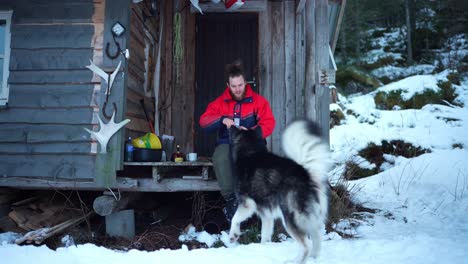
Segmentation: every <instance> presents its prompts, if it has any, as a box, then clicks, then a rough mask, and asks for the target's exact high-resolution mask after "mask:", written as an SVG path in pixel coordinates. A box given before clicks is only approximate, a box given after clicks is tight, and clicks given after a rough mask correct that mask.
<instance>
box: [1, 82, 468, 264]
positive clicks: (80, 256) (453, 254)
mask: <svg viewBox="0 0 468 264" xmlns="http://www.w3.org/2000/svg"><path fill="white" fill-rule="evenodd" d="M444 74H445V75H446V73H442V74H438V75H421V76H413V77H409V78H406V79H403V80H401V81H399V82H396V83H393V84H389V85H387V86H383V87H381V88H380V89H379V90H385V91H389V90H393V89H401V90H404V91H405V93H404V94H405V95H406V96H409V95H411V94H414V93H416V92H420V91H421V89H423V88H429V89H436V86H434V85H435V83H436V82H437V80H438V79H440V78H444V77H445V76H444ZM456 89H457V92H458V94H459V100H461V101H463V102H464V105H465V106H464V107H450V106H444V105H426V106H425V107H423V108H422V109H418V110H393V111H382V110H378V109H376V108H375V104H374V101H373V97H372V96H373V94H375V92H374V93H370V94H366V95H355V96H351V97H349V98H344V97H342V96H340V99H341V102H340V104H341V106H340V107H341V108H343V109H344V110H345V112H346V109H349V110H352V112H354V115H353V114H347V115H346V120H345V121H344V122H343V124H342V125H338V126H335V127H334V128H333V129H332V130H331V131H330V137H331V149H332V150H333V159H334V161H335V162H336V163H337V164H338V166H337V168H336V169H335V170H334V173H335V174H338V173H339V170H340V168H341V169H342V166H340V165H339V164H343V163H344V162H346V161H347V160H349V159H352V158H356V155H357V152H358V151H359V150H360V149H362V148H364V147H365V146H366V145H367V144H368V143H370V142H374V143H375V144H378V145H380V144H381V141H382V140H383V139H386V140H391V139H401V140H404V141H406V142H410V143H412V144H414V145H416V146H420V147H423V148H428V149H430V150H431V153H426V154H423V155H421V156H419V157H416V158H411V159H409V158H404V157H399V156H390V155H387V156H386V159H387V160H388V161H389V162H388V164H386V166H384V167H383V168H384V171H382V172H380V173H379V174H377V175H374V176H371V177H368V178H364V179H361V180H356V181H351V182H350V188H351V189H352V190H353V192H354V199H355V200H356V201H359V202H361V203H362V204H363V205H364V206H366V207H370V208H375V209H377V210H378V211H377V213H375V214H370V213H367V214H364V217H363V218H362V219H350V220H343V221H341V222H340V223H339V224H338V225H337V229H338V230H341V231H343V232H346V233H349V234H353V235H355V238H353V239H343V238H341V237H340V236H339V235H338V234H336V233H331V234H327V235H325V237H324V241H323V247H322V251H321V256H320V257H319V258H318V259H317V260H316V261H315V260H312V259H310V260H309V263H408V264H428V263H437V264H440V263H467V259H468V250H466V245H468V219H467V215H468V150H467V148H468V136H467V135H468V133H467V131H468V106H467V105H468V80H464V81H462V85H460V86H456ZM337 107H339V106H338V105H334V106H332V108H337ZM454 146H461V147H462V148H458V147H457V148H454ZM368 165H370V164H368ZM15 236H16V234H13V233H4V234H0V241H2V242H0V257H1V263H3V264H9V263H12V264H13V263H15V264H23V263H24V264H30V263H34V264H40V263H47V264H54V263H60V264H63V263H77V264H78V263H113V264H119V263H122V264H123V263H125V264H127V263H220V261H221V262H222V263H225V264H229V263H236V264H237V263H258V264H261V263H284V262H285V261H288V260H292V259H294V258H295V257H296V255H297V254H299V252H300V248H299V246H298V244H297V243H296V242H294V241H293V240H291V239H286V240H285V241H283V242H280V243H267V244H263V245H262V244H249V245H238V244H234V245H231V244H228V246H227V247H221V248H208V249H196V250H190V251H189V250H188V249H187V247H186V246H183V247H182V248H181V249H179V250H166V249H161V250H159V251H155V252H145V251H138V250H130V251H128V252H121V251H114V250H110V249H106V248H103V247H98V246H96V245H92V244H85V245H77V246H75V245H72V246H68V247H62V248H59V249H57V250H56V251H53V250H50V249H48V248H47V247H45V246H39V247H36V246H31V245H28V246H17V245H15V244H14V243H13V241H14V238H15ZM179 239H180V240H182V241H185V240H190V239H198V240H200V241H203V242H204V243H206V244H208V245H213V244H214V243H215V242H216V241H217V240H221V241H227V234H226V233H224V232H223V233H222V234H220V235H215V236H210V235H208V233H206V232H195V230H190V232H188V233H187V234H181V237H180V238H179ZM66 241H69V239H66ZM69 244H73V243H69Z"/></svg>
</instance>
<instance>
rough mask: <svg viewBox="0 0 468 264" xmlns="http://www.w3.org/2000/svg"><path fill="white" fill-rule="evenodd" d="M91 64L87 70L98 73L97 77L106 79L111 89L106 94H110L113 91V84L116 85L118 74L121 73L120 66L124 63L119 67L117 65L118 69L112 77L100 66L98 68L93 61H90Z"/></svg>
mask: <svg viewBox="0 0 468 264" xmlns="http://www.w3.org/2000/svg"><path fill="white" fill-rule="evenodd" d="M89 62H91V64H90V65H88V66H86V68H88V69H90V70H91V71H92V72H94V73H96V74H97V75H99V76H101V78H103V79H104V81H105V82H106V83H107V84H108V87H109V90H108V91H106V94H110V90H111V89H112V84H113V83H114V80H115V77H116V76H117V73H119V70H120V65H121V64H122V61H120V62H119V65H117V68H115V70H114V72H112V74H110V75H109V74H108V73H107V72H105V71H103V70H102V69H101V68H99V67H98V66H96V64H94V63H93V61H92V60H89ZM109 76H110V78H109Z"/></svg>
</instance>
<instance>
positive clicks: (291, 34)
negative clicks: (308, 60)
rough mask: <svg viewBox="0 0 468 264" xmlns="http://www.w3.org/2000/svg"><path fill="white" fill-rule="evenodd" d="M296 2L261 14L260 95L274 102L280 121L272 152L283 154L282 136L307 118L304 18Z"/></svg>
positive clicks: (271, 7) (270, 142) (270, 140)
mask: <svg viewBox="0 0 468 264" xmlns="http://www.w3.org/2000/svg"><path fill="white" fill-rule="evenodd" d="M296 7H297V3H295V1H274V2H272V1H268V2H267V7H266V10H265V11H264V12H260V13H259V27H260V29H259V34H260V35H259V54H260V60H259V63H260V65H259V69H260V71H259V82H260V93H261V94H262V95H263V96H265V98H266V99H267V100H268V101H269V102H270V106H271V108H272V110H273V114H274V116H275V119H276V127H275V130H274V132H273V134H272V135H271V136H270V137H269V138H268V139H267V142H268V146H269V148H270V149H271V150H272V151H273V152H275V153H281V133H282V131H283V130H284V128H285V127H286V125H287V124H288V123H290V122H291V121H292V120H294V119H296V118H299V117H303V116H304V74H305V72H304V70H305V69H304V63H305V58H304V55H305V53H304V52H305V46H304V36H305V27H304V15H303V12H301V13H299V14H298V13H296Z"/></svg>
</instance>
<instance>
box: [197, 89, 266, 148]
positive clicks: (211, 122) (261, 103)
mask: <svg viewBox="0 0 468 264" xmlns="http://www.w3.org/2000/svg"><path fill="white" fill-rule="evenodd" d="M245 89H246V91H245V97H244V99H243V100H241V101H236V100H234V99H233V98H232V96H231V93H230V92H229V87H227V88H226V89H225V90H224V93H223V94H222V95H220V96H219V97H218V98H216V99H215V100H214V101H213V102H211V103H210V104H209V105H208V107H207V108H206V110H205V112H204V113H203V114H202V115H201V117H200V126H201V127H202V128H203V129H204V130H206V131H215V130H218V131H219V140H218V143H228V142H227V141H226V140H228V134H227V129H226V126H225V125H223V124H222V119H223V118H225V117H227V118H230V119H233V116H234V107H235V105H236V104H240V109H241V110H240V111H241V120H240V125H241V126H244V127H246V128H255V127H256V126H257V125H258V126H260V128H261V129H262V134H263V138H266V137H268V136H270V135H271V134H272V133H273V129H274V128H275V118H274V117H273V113H272V111H271V108H270V104H269V103H268V101H267V100H266V99H265V98H264V97H263V96H261V95H259V94H257V93H256V92H254V91H253V90H252V88H251V87H250V85H249V84H246V86H245Z"/></svg>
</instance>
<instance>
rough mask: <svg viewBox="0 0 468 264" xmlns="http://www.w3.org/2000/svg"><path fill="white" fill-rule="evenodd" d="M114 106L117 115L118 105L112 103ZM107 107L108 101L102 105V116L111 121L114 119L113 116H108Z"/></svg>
mask: <svg viewBox="0 0 468 264" xmlns="http://www.w3.org/2000/svg"><path fill="white" fill-rule="evenodd" d="M112 105H113V106H114V112H115V113H117V104H116V103H115V102H113V103H112ZM106 106H107V101H106V102H104V104H103V105H102V115H103V116H104V117H105V118H107V120H110V119H111V118H112V115H110V116H109V115H108V114H107V113H106Z"/></svg>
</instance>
